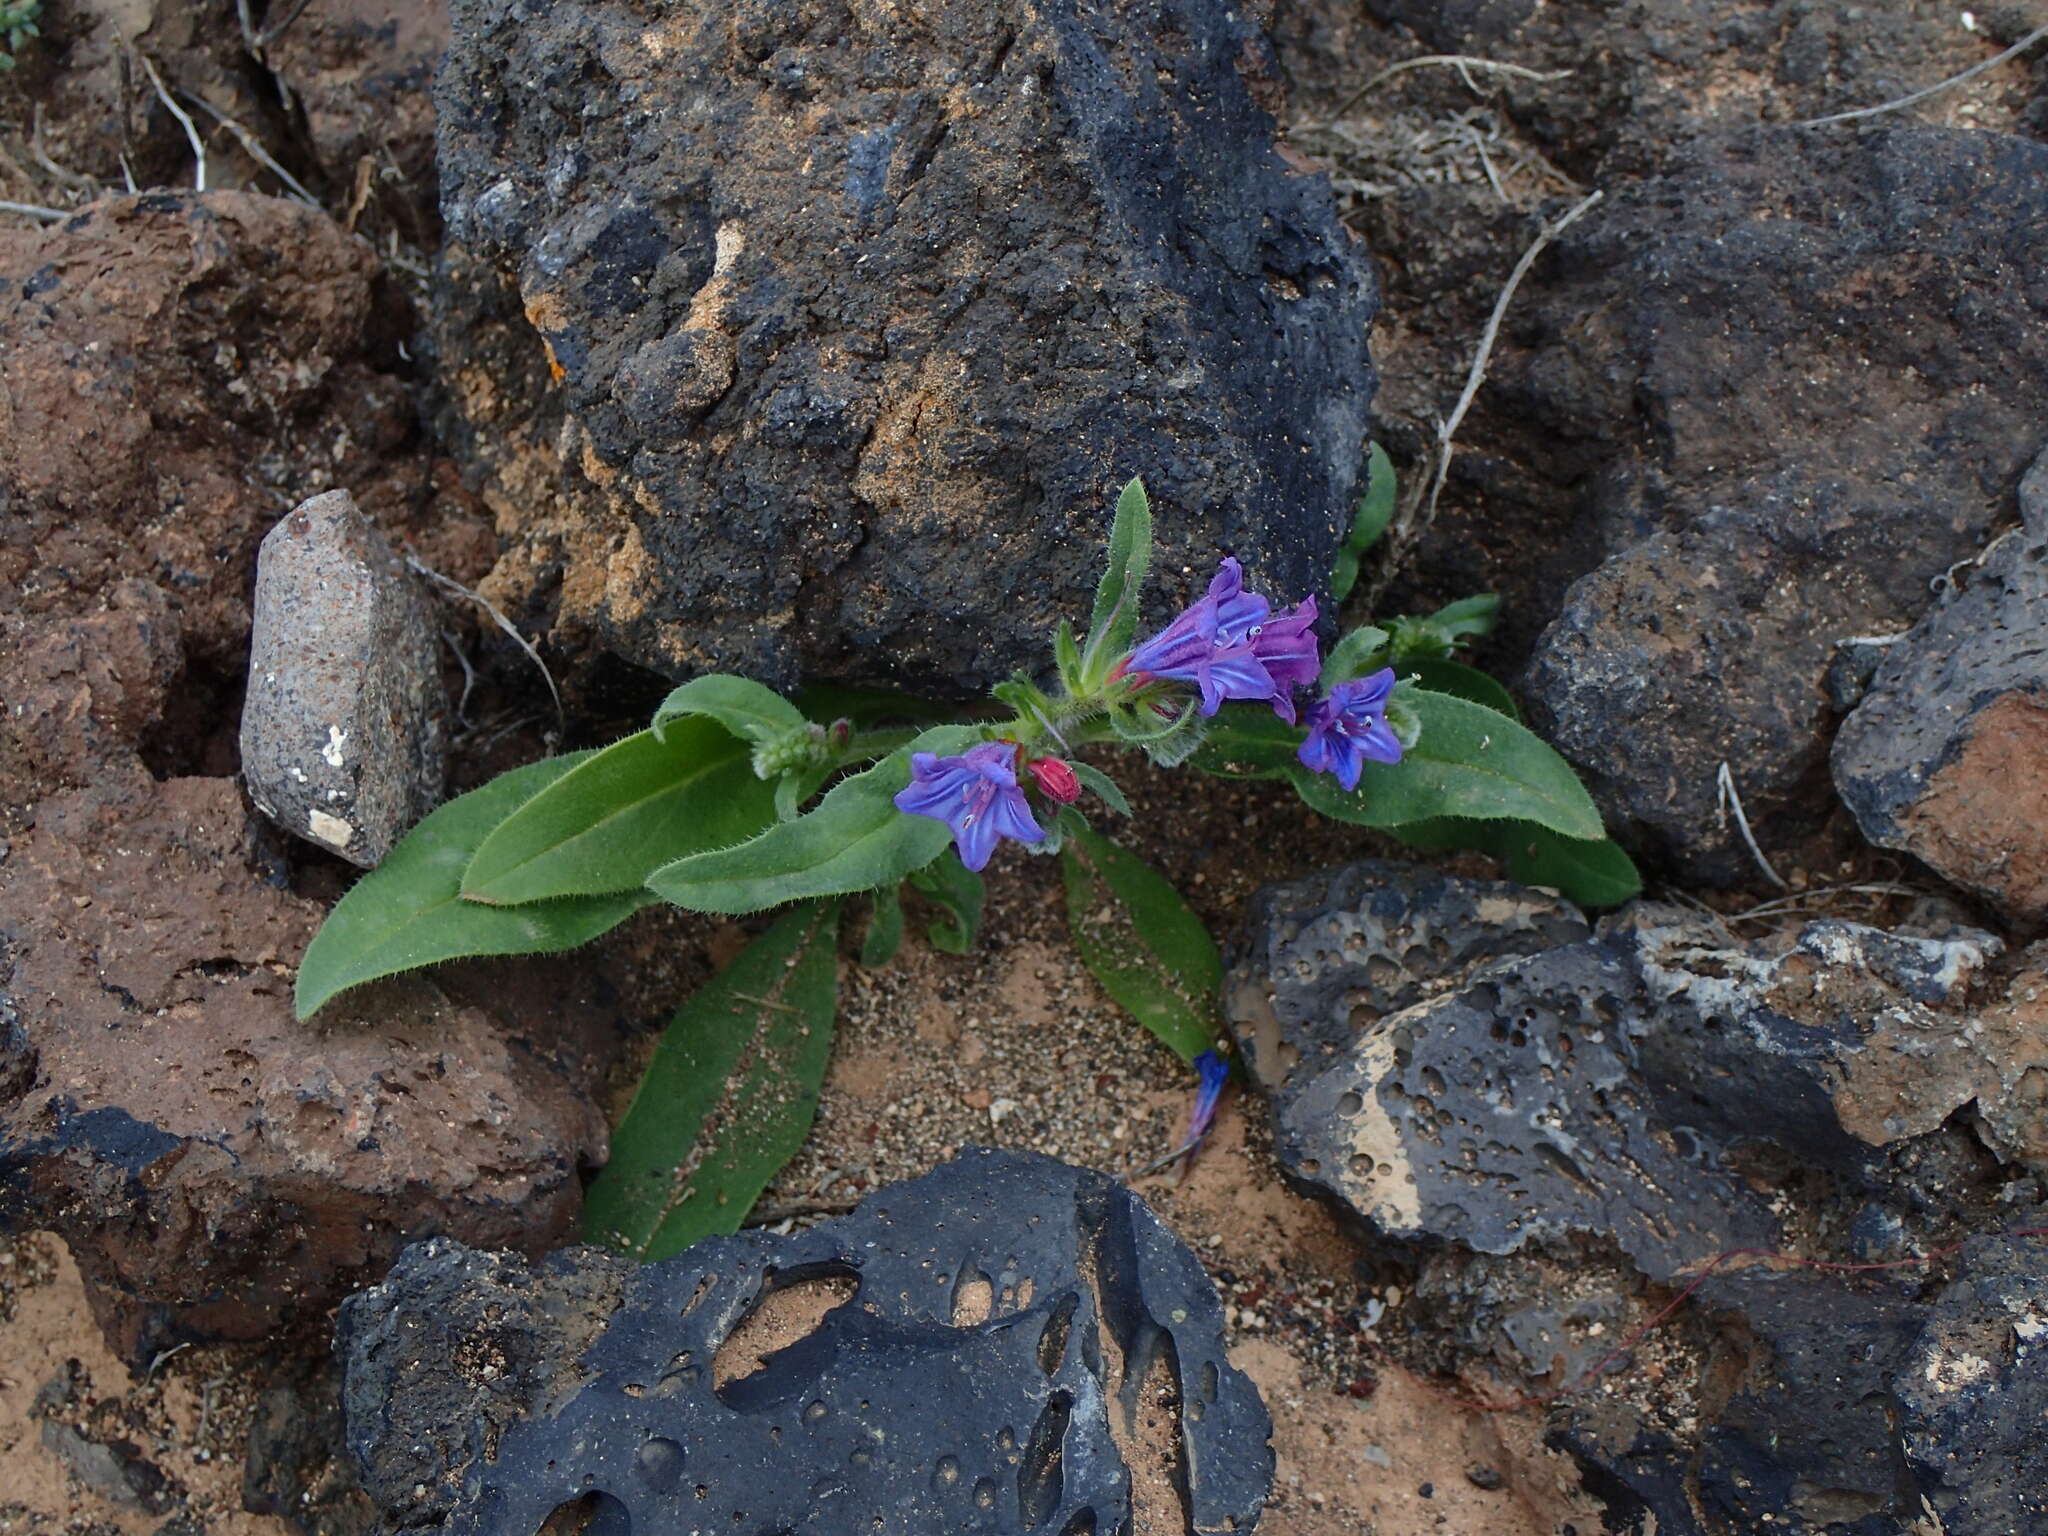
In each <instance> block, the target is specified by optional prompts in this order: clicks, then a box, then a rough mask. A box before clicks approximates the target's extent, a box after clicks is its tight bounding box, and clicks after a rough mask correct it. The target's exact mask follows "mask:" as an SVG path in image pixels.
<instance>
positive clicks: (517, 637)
mask: <svg viewBox="0 0 2048 1536" xmlns="http://www.w3.org/2000/svg"><path fill="white" fill-rule="evenodd" d="M405 563H406V564H407V565H409V566H411V567H412V568H413V569H414V570H416V571H418V572H419V573H420V574H421V575H422V576H424V577H426V578H427V580H429V581H431V582H433V583H434V584H435V585H436V586H438V587H440V588H442V589H443V590H445V591H449V592H453V593H456V594H457V595H458V596H461V597H466V598H468V599H469V600H470V601H471V602H472V603H475V604H476V605H477V607H479V608H481V609H483V611H484V612H485V613H488V614H489V615H490V616H491V622H492V623H494V624H496V625H497V626H498V628H499V629H500V630H502V631H503V632H504V633H505V634H506V635H507V636H508V637H509V638H510V639H511V641H512V643H513V644H514V645H516V646H518V647H519V649H520V650H522V651H524V652H526V659H527V660H528V661H530V662H532V663H533V664H534V665H535V666H536V667H538V668H539V669H540V676H541V681H542V682H544V683H546V684H547V685H548V696H549V697H550V698H552V699H553V700H554V701H555V726H556V728H557V729H558V730H562V731H567V730H568V728H569V717H568V714H567V713H566V712H565V711H564V710H563V708H562V693H561V690H560V689H558V688H557V687H555V675H554V673H552V672H550V671H549V670H548V664H547V663H546V662H545V661H543V660H541V655H540V652H539V651H537V650H535V649H534V648H533V642H532V641H530V640H528V639H527V638H526V636H524V635H522V634H521V633H519V631H518V630H517V629H515V628H514V627H513V625H512V621H511V620H510V619H508V618H506V617H505V615H504V614H502V613H500V612H499V611H498V609H497V606H496V605H495V604H494V603H492V602H491V600H490V599H489V598H487V597H485V596H484V595H483V594H482V593H481V592H478V591H476V590H475V589H474V588H471V587H465V586H464V585H463V584H462V583H461V582H459V581H457V580H456V579H455V578H454V577H452V576H443V575H442V574H441V573H440V572H439V571H437V570H435V569H434V568H433V567H432V566H430V565H428V564H427V563H426V562H425V561H424V560H421V559H419V558H417V557H416V556H413V555H407V556H406V557H405Z"/></svg>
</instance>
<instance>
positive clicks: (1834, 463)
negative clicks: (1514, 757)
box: [1490, 127, 2048, 882]
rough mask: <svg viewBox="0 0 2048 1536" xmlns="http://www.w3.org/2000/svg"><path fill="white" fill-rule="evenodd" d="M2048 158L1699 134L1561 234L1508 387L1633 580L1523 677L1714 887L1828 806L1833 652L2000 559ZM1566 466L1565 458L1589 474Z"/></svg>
mask: <svg viewBox="0 0 2048 1536" xmlns="http://www.w3.org/2000/svg"><path fill="white" fill-rule="evenodd" d="M2043 187H2048V145H2043V144H2039V143H2034V142H2031V141H2028V140H2025V139H2020V138H2015V137H2010V136H2004V135H1996V134H1972V133H1963V132H1950V131H1942V130H1932V129H1922V128H1912V127H1891V128H1885V129H1879V130H1874V131H1870V132H1866V133H1862V134H1856V135H1845V134H1841V133H1838V132H1822V131H1819V130H1794V129H1773V130H1767V131H1757V132H1753V133H1748V134H1744V135H1741V136H1736V137H1731V138H1727V139H1719V140H1709V141H1705V142H1703V143H1701V144H1699V145H1697V146H1695V147H1694V148H1693V149H1691V150H1690V151H1688V153H1687V154H1686V155H1685V156H1684V157H1682V160H1681V162H1680V164H1679V165H1678V166H1677V167H1676V168H1674V169H1672V170H1670V171H1669V172H1667V173H1665V174H1662V175H1659V176H1656V177H1653V178H1650V179H1648V180H1646V181H1644V182H1642V183H1640V184H1639V185H1637V186H1636V187H1634V188H1631V189H1628V190H1625V191H1623V192H1621V193H1619V194H1618V195H1617V196H1616V197H1615V198H1614V199H1613V200H1612V201H1611V202H1610V203H1609V204H1608V205H1607V206H1606V207H1605V208H1603V209H1600V210H1596V211H1595V213H1594V214H1593V215H1591V216H1589V217H1587V218H1585V219H1583V220H1581V221H1580V222H1579V223H1578V224H1576V225H1574V226H1573V228H1572V229H1571V230H1570V231H1568V232H1567V234H1566V235H1565V236H1564V237H1563V239H1561V240H1560V242H1559V248H1558V256H1557V266H1558V269H1559V270H1561V271H1562V272H1563V273H1565V274H1566V277H1565V280H1563V281H1561V282H1557V283H1554V284H1552V285H1550V287H1549V290H1548V292H1547V293H1546V294H1545V296H1544V298H1543V299H1542V301H1541V302H1540V304H1538V305H1536V306H1534V307H1533V310H1532V313H1531V315H1530V317H1529V318H1528V319H1527V320H1526V321H1525V322H1523V324H1522V325H1521V327H1520V335H1519V337H1518V338H1517V339H1518V341H1519V342H1520V346H1519V347H1518V348H1517V349H1516V351H1515V352H1514V353H1513V355H1511V356H1508V357H1504V358H1503V360H1502V363H1501V366H1500V367H1499V368H1497V369H1496V371H1495V375H1494V380H1493V383H1492V385H1491V386H1490V387H1493V388H1496V389H1498V390H1499V391H1500V397H1499V400H1498V401H1497V404H1502V405H1504V406H1506V407H1507V408H1509V409H1512V410H1514V411H1516V412H1517V413H1519V415H1520V416H1521V417H1522V418H1524V419H1526V420H1527V421H1528V422H1529V423H1530V424H1531V426H1532V428H1533V429H1535V430H1539V431H1541V432H1543V433H1544V434H1545V435H1547V436H1548V437H1549V438H1550V439H1551V440H1552V441H1554V442H1555V443H1557V444H1558V445H1560V446H1559V448H1558V451H1557V456H1556V457H1555V459H1554V462H1553V464H1552V469H1553V471H1554V473H1555V474H1556V475H1557V476H1558V478H1560V479H1570V480H1575V481H1577V482H1578V483H1579V484H1581V485H1582V486H1583V487H1584V488H1585V493H1586V494H1585V500H1584V502H1583V504H1582V514H1583V516H1584V517H1585V518H1586V519H1587V520H1588V521H1589V522H1590V523H1591V524H1592V525H1594V526H1597V527H1598V528H1600V529H1601V530H1602V536H1603V538H1604V541H1605V544H1606V547H1607V549H1608V551H1609V552H1610V554H1611V559H1610V560H1609V561H1608V563H1607V564H1606V565H1605V566H1603V567H1601V568H1600V569H1598V570H1595V571H1593V572H1592V573H1591V574H1589V575H1587V576H1585V577H1584V578H1582V579H1581V580H1580V581H1579V582H1578V583H1577V584H1576V585H1574V586H1573V587H1572V589H1571V590H1570V591H1569V592H1568V593H1567V594H1566V598H1565V602H1564V607H1563V611H1562V613H1561V615H1560V616H1559V618H1558V619H1557V620H1556V622H1555V623H1554V624H1553V625H1552V626H1551V628H1550V629H1549V630H1548V631H1546V633H1545V634H1544V636H1543V637H1542V639H1541V640H1540V641H1539V643H1538V645H1537V647H1536V652H1535V655H1534V658H1533V660H1532V662H1531V664H1530V667H1529V670H1528V673H1527V676H1526V678H1525V692H1526V695H1527V697H1528V700H1529V703H1530V706H1531V715H1532V719H1533V722H1534V723H1535V724H1536V726H1537V727H1538V729H1540V730H1541V731H1543V732H1544V734H1545V735H1546V736H1547V737H1548V738H1549V739H1550V740H1551V741H1553V742H1554V743H1555V744H1556V745H1557V747H1558V749H1559V750H1560V751H1561V752H1563V753H1564V754H1565V756H1566V757H1567V758H1569V759H1570V760H1571V761H1572V762H1573V764H1574V765H1575V766H1576V767H1577V768H1578V769H1579V770H1580V772H1581V773H1582V774H1583V775H1584V776H1585V778H1586V780H1587V782H1588V784H1589V786H1590V787H1591V788H1592V790H1593V792H1594V795H1595V797H1596V799H1598V800H1599V801H1600V802H1601V805H1602V808H1603V810H1604V811H1605V812H1606V813H1607V815H1608V818H1609V823H1610V825H1611V826H1613V827H1614V828H1615V829H1616V832H1617V835H1619V836H1621V837H1622V838H1623V839H1624V840H1625V841H1628V842H1629V843H1631V845H1632V846H1634V847H1636V848H1637V849H1639V850H1640V851H1643V852H1645V853H1647V854H1649V855H1651V856H1652V857H1653V858H1655V859H1656V860H1657V861H1659V862H1661V863H1663V864H1665V865H1667V866H1668V867H1671V868H1673V869H1675V870H1678V871H1680V872H1682V873H1684V874H1685V875H1687V876H1689V877H1692V878H1696V879H1701V880H1707V881H1721V882H1725V881H1731V880H1734V879H1738V878H1742V877H1744V876H1745V875H1746V874H1747V873H1748V872H1750V871H1751V870H1752V869H1753V866H1752V865H1751V864H1750V862H1749V856H1748V854H1747V853H1746V852H1745V851H1744V849H1743V847H1742V844H1741V842H1740V839H1739V836H1738V833H1737V832H1736V830H1735V827H1734V825H1733V823H1732V819H1731V818H1727V817H1724V816H1723V814H1722V811H1721V802H1720V796H1719V793H1718V786H1717V773H1718V769H1719V765H1720V764H1722V763H1724V762H1725V763H1727V764H1728V765H1729V769H1730V772H1731V774H1732V775H1733V777H1734V780H1735V783H1736V786H1737V789H1738V791H1739V793H1740V794H1741V796H1742V800H1743V803H1744V807H1745V809H1746V811H1747V813H1748V816H1749V819H1750V822H1751V824H1752V826H1753V827H1755V828H1756V829H1757V832H1758V835H1759V837H1760V838H1761V840H1762V841H1763V843H1764V844H1765V846H1766V847H1769V846H1770V845H1771V844H1772V842H1773V841H1774V840H1776V839H1778V838H1780V837H1785V838H1791V837H1796V836H1800V835H1802V834H1804V833H1806V832H1808V831H1810V830H1811V827H1812V825H1813V823H1815V822H1816V821H1817V820H1818V819H1819V816H1820V814H1821V813H1822V812H1823V811H1824V810H1825V805H1826V801H1825V798H1824V789H1823V786H1824V782H1825V781H1824V777H1823V775H1822V774H1821V772H1820V769H1821V767H1822V764H1823V761H1824V754H1825V747H1826V742H1827V739H1828V735H1829V731H1830V726H1831V724H1832V722H1831V719H1830V717H1829V714H1828V710H1827V707H1826V695H1825V690H1824V686H1823V683H1824V678H1825V674H1826V670H1827V666H1828V662H1829V659H1830V657H1831V655H1832V652H1833V648H1834V646H1835V645H1836V644H1837V643H1838V642H1840V641H1843V640H1847V639H1849V638H1851V637H1853V636H1857V635H1867V634H1873V633H1892V632H1896V631H1897V630H1899V629H1902V628H1904V627H1905V626H1907V625H1909V624H1911V623H1912V622H1913V621H1914V620H1915V619H1917V618H1918V617H1919V616H1920V614H1921V613H1922V612H1924V611H1925V609H1926V607H1927V606H1928V603H1929V601H1930V595H1929V587H1928V583H1929V582H1930V581H1931V580H1932V579H1933V578H1935V577H1938V576H1939V575H1941V574H1942V572H1943V571H1945V570H1946V569H1947V568H1948V567H1949V566H1951V565H1953V564H1954V563H1955V562H1956V561H1958V560H1961V559H1963V558H1965V557H1967V556H1969V555H1972V554H1974V553H1975V552H1976V551H1977V550H1978V549H1980V548H1981V547H1982V545H1983V544H1984V542H1985V539H1986V537H1987V535H1988V533H1989V531H1990V529H1991V527H1992V526H1993V524H1994V522H1995V521H1996V520H1997V519H1998V518H2000V517H2002V516H2003V515H2005V512H2006V509H2007V507H2008V506H2009V505H2010V502H2009V500H2008V498H2009V497H2010V496H2011V494H2012V487H2013V485H2014V484H2015V482H2016V481H2017V480H2018V478H2019V475H2020V472H2021V470H2022V469H2023V468H2024V467H2025V463H2026V459H2027V457H2028V456H2030V455H2031V454H2032V452H2033V451H2035V449H2036V447H2037V446H2038V443H2039V434H2040V426H2039V424H2040V422H2041V421H2042V420H2044V419H2048V323H2044V320H2048V281H2044V280H2043V278H2042V269H2041V264H2040V262H2039V259H2038V247H2039V221H2040V211H2041V206H2042V204H2041V199H2042V196H2043V193H2042V188H2043ZM1567 459H1568V460H1569V461H1570V462H1569V463H1567V462H1566V460H1567Z"/></svg>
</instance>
